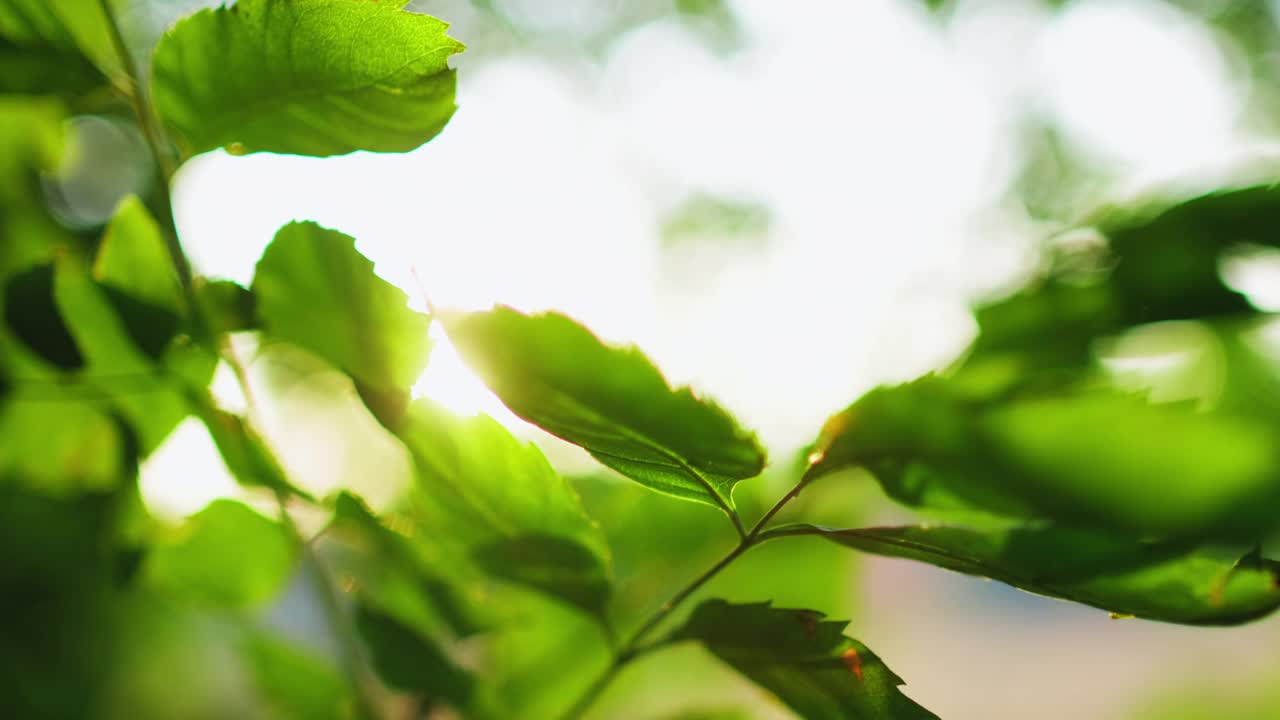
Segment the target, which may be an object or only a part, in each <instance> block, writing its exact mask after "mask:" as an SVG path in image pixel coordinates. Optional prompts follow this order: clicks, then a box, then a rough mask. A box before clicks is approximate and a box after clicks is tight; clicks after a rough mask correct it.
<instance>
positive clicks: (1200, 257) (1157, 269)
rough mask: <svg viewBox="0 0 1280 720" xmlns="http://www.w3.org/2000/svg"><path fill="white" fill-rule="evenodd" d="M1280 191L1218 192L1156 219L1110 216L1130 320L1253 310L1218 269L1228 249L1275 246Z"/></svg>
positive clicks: (1122, 300)
mask: <svg viewBox="0 0 1280 720" xmlns="http://www.w3.org/2000/svg"><path fill="white" fill-rule="evenodd" d="M1277 223H1280V188H1277V187H1275V186H1274V185H1266V186H1260V187H1251V188H1244V189H1240V190H1228V191H1224V192H1215V193H1211V194H1208V195H1203V196H1201V197H1198V198H1193V199H1191V200H1188V201H1186V202H1184V203H1182V204H1180V205H1176V206H1174V207H1172V208H1169V209H1167V210H1163V211H1161V212H1159V213H1157V214H1155V215H1154V216H1150V215H1149V214H1137V215H1136V216H1133V215H1131V216H1128V217H1123V216H1122V217H1116V218H1111V219H1104V221H1103V223H1102V230H1103V232H1105V233H1106V234H1107V236H1108V237H1109V238H1110V240H1111V251H1112V254H1113V255H1114V256H1115V258H1116V263H1115V267H1114V269H1113V270H1112V271H1111V274H1110V277H1109V278H1108V282H1109V284H1111V285H1112V286H1113V287H1114V289H1115V293H1116V298H1117V300H1118V303H1119V307H1120V308H1121V311H1122V313H1123V315H1124V317H1125V319H1126V320H1127V321H1128V322H1129V323H1130V324H1134V323H1139V322H1156V321H1159V320H1180V319H1189V318H1201V317H1208V316H1215V315H1223V314H1228V313H1238V312H1247V311H1248V310H1249V309H1250V306H1249V304H1248V302H1247V301H1246V300H1245V299H1244V297H1242V296H1241V295H1240V294H1238V293H1237V292H1235V291H1234V290H1232V289H1230V288H1228V287H1227V286H1226V284H1225V283H1224V282H1223V279H1222V275H1221V273H1220V272H1219V260H1220V258H1221V256H1222V254H1223V252H1224V251H1226V250H1228V249H1230V248H1232V247H1234V246H1237V245H1243V244H1254V245H1276V244H1277V243H1278V242H1280V241H1278V240H1277V237H1276V233H1275V228H1276V227H1277Z"/></svg>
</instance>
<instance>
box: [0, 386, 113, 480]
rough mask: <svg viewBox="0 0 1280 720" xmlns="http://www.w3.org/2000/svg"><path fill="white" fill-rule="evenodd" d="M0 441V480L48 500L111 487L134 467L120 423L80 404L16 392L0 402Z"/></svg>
mask: <svg viewBox="0 0 1280 720" xmlns="http://www.w3.org/2000/svg"><path fill="white" fill-rule="evenodd" d="M0 437H2V438H4V441H3V442H0V477H4V476H6V475H7V476H10V477H13V478H16V479H20V480H21V481H23V482H24V483H26V484H27V486H28V487H29V488H30V489H32V490H36V491H39V492H42V493H45V494H49V495H52V496H61V497H65V496H69V495H73V494H78V493H81V492H86V491H94V490H98V491H101V490H111V489H114V488H115V487H117V486H118V485H119V484H120V483H121V482H122V479H123V478H124V477H125V476H126V473H127V471H128V469H129V468H131V467H132V465H133V454H134V451H135V448H134V447H133V444H132V442H130V440H131V438H129V437H128V436H127V433H126V431H125V430H124V429H123V428H122V427H121V423H120V422H119V421H118V420H117V419H116V418H114V417H111V416H109V415H107V414H105V413H103V412H101V411H99V410H97V409H95V408H94V407H92V406H91V405H88V404H84V403H51V402H41V401H40V400H39V399H38V398H35V397H32V396H31V395H30V394H29V393H26V392H18V393H16V394H15V395H14V396H13V397H12V398H11V399H9V400H8V401H7V402H3V403H2V404H0Z"/></svg>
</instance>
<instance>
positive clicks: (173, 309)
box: [93, 195, 183, 315]
mask: <svg viewBox="0 0 1280 720" xmlns="http://www.w3.org/2000/svg"><path fill="white" fill-rule="evenodd" d="M93 277H94V279H95V280H97V281H98V282H100V283H102V285H103V286H105V287H108V288H114V289H115V290H117V291H119V292H121V293H123V294H124V295H126V296H128V297H130V298H133V299H134V300H136V301H138V302H139V303H144V304H145V305H147V306H150V307H154V308H159V309H161V310H165V311H168V312H170V313H172V314H173V315H179V314H181V313H182V312H183V307H182V286H181V285H180V284H179V282H178V274H177V273H176V272H174V269H173V263H172V262H171V261H170V259H169V251H168V248H166V247H165V242H164V236H163V235H162V234H161V231H160V226H159V225H157V224H156V221H155V219H153V218H152V217H151V214H150V213H148V212H147V209H146V207H145V206H144V205H143V204H142V201H141V200H139V199H138V198H137V196H135V195H129V196H127V197H126V198H125V199H123V200H121V201H120V204H119V206H117V207H116V212H115V215H114V216H112V218H111V222H110V223H109V224H108V225H107V230H106V233H105V234H104V235H103V236H102V244H101V245H99V246H98V255H97V258H96V259H95V260H94V264H93Z"/></svg>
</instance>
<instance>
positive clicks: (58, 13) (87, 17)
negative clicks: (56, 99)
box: [0, 0, 121, 75]
mask: <svg viewBox="0 0 1280 720" xmlns="http://www.w3.org/2000/svg"><path fill="white" fill-rule="evenodd" d="M0 37H3V38H5V39H7V40H9V41H10V42H12V43H14V44H15V45H17V46H19V47H23V48H30V49H32V50H37V51H39V50H56V51H61V52H63V53H79V54H82V55H83V56H84V57H86V58H88V59H89V60H92V61H93V62H94V64H96V65H97V66H98V67H99V68H100V69H101V70H102V71H103V72H104V73H106V74H108V75H115V74H118V73H119V72H120V71H121V67H120V59H119V57H118V56H117V54H116V51H115V47H114V45H113V44H112V42H111V31H110V25H109V24H108V22H107V18H106V16H105V15H103V12H102V5H101V4H100V3H99V2H98V0H56V2H49V1H48V0H0Z"/></svg>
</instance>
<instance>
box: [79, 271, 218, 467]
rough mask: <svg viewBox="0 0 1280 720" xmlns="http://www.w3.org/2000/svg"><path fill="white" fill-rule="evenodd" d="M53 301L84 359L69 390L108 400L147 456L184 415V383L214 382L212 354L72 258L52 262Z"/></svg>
mask: <svg viewBox="0 0 1280 720" xmlns="http://www.w3.org/2000/svg"><path fill="white" fill-rule="evenodd" d="M54 296H55V299H56V301H57V305H58V309H59V311H60V313H61V315H62V317H63V318H64V320H65V321H66V323H67V325H68V327H69V329H70V331H71V334H72V336H73V337H74V338H75V341H76V345H77V346H78V347H79V349H80V351H81V352H82V353H83V354H84V357H85V359H86V361H87V366H86V368H85V369H84V371H83V372H82V373H81V374H80V375H79V377H78V379H79V380H80V381H81V383H79V384H78V385H79V387H78V388H76V387H73V388H68V391H69V392H75V391H77V390H78V391H80V392H81V393H82V394H84V393H92V394H93V395H96V396H97V397H98V398H100V399H102V400H105V401H109V402H110V405H111V406H112V407H114V408H115V409H116V410H118V411H119V413H120V414H121V415H122V416H123V417H124V418H125V419H126V420H127V421H128V423H129V424H130V426H132V427H133V429H134V430H135V432H136V433H137V435H138V442H139V445H140V448H139V451H140V453H141V454H142V455H144V456H145V455H147V454H149V453H150V452H151V451H152V450H154V449H155V448H156V447H158V446H159V445H160V443H161V442H162V441H163V440H164V438H165V437H167V436H168V434H169V432H170V431H171V430H173V428H174V427H175V426H177V424H178V423H179V422H180V421H181V420H182V419H183V418H185V417H186V416H187V415H188V414H189V413H190V411H191V407H190V404H189V402H188V390H187V388H188V385H189V384H192V383H194V384H203V383H206V382H208V380H209V379H210V378H211V377H212V375H213V370H214V366H215V364H214V362H213V358H212V355H211V353H210V352H209V351H208V350H207V349H205V348H202V347H198V346H195V345H194V344H192V343H190V342H189V341H188V340H187V339H186V338H183V337H177V336H176V333H177V331H178V330H179V328H180V323H179V320H178V318H177V316H175V315H174V314H173V313H171V312H169V311H167V310H165V309H163V308H158V307H155V306H153V305H151V304H149V303H146V302H142V301H139V300H136V299H134V298H132V297H131V296H129V295H126V294H125V293H123V292H121V291H119V290H115V289H113V288H111V287H105V286H103V285H101V284H99V283H97V282H96V281H94V280H93V279H92V278H91V277H89V274H88V272H86V271H85V269H84V268H82V267H80V266H79V264H78V263H76V262H74V260H73V259H71V258H66V259H63V260H60V261H59V262H58V265H57V267H56V269H55V273H54Z"/></svg>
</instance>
